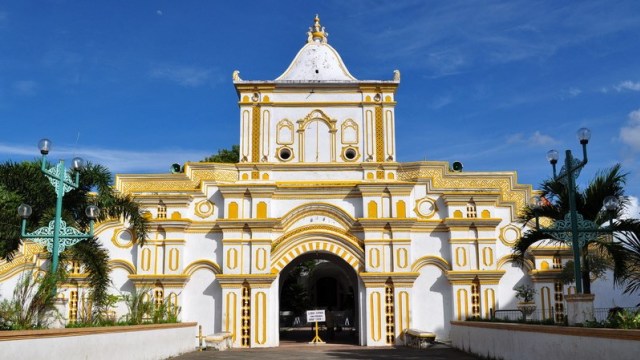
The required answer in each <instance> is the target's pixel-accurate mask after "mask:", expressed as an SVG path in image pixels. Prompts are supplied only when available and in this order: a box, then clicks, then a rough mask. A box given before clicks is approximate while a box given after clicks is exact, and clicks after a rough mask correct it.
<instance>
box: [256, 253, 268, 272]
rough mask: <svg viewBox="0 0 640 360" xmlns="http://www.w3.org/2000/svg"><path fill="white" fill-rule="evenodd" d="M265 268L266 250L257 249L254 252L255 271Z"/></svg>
mask: <svg viewBox="0 0 640 360" xmlns="http://www.w3.org/2000/svg"><path fill="white" fill-rule="evenodd" d="M266 268H267V250H265V249H264V248H259V249H258V250H256V269H258V270H260V271H263V270H264V269H266Z"/></svg>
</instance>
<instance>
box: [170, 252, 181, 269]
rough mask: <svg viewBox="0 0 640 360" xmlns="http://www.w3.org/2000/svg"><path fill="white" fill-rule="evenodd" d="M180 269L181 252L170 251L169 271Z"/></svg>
mask: <svg viewBox="0 0 640 360" xmlns="http://www.w3.org/2000/svg"><path fill="white" fill-rule="evenodd" d="M179 267H180V250H178V249H176V248H173V249H170V250H169V270H171V271H176V270H178V268H179Z"/></svg>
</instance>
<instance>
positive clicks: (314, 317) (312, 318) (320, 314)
mask: <svg viewBox="0 0 640 360" xmlns="http://www.w3.org/2000/svg"><path fill="white" fill-rule="evenodd" d="M316 321H319V322H322V321H326V318H325V316H324V310H307V322H316Z"/></svg>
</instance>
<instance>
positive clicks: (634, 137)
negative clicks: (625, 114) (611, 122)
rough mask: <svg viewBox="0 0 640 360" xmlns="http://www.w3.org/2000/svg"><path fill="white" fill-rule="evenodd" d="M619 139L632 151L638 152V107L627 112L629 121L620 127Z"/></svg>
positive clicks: (639, 115)
mask: <svg viewBox="0 0 640 360" xmlns="http://www.w3.org/2000/svg"><path fill="white" fill-rule="evenodd" d="M620 140H622V142H623V143H625V144H626V145H628V146H629V147H631V149H632V150H633V151H635V152H640V109H638V110H635V111H632V112H630V113H629V121H627V124H626V126H623V127H622V128H621V129H620Z"/></svg>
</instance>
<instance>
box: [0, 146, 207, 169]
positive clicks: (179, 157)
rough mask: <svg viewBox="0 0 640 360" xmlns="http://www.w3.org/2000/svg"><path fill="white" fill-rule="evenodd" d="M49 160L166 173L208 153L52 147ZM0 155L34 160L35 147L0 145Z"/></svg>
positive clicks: (16, 159)
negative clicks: (174, 165) (82, 161)
mask: <svg viewBox="0 0 640 360" xmlns="http://www.w3.org/2000/svg"><path fill="white" fill-rule="evenodd" d="M54 151H55V157H53V158H52V159H58V158H66V159H71V158H73V157H75V156H80V157H82V158H84V159H85V160H88V161H91V162H93V163H96V164H101V165H104V166H106V167H107V168H108V169H109V170H110V171H111V172H112V173H113V174H117V173H150V172H158V173H164V172H169V166H170V165H171V164H172V163H180V164H181V163H184V162H186V161H199V160H201V159H204V158H205V157H207V156H209V155H211V153H213V152H212V151H202V150H190V149H180V148H177V149H160V150H155V151H135V150H120V149H105V148H91V147H85V148H82V147H81V148H77V149H74V148H70V147H64V146H60V147H55V148H54ZM0 155H3V157H6V158H12V159H13V160H14V161H21V160H32V159H35V158H37V157H38V151H37V149H36V148H35V146H22V145H12V144H3V143H0Z"/></svg>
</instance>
